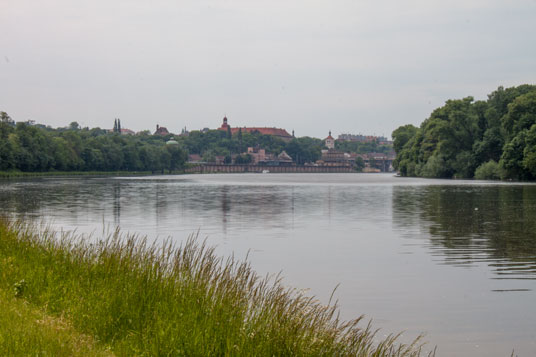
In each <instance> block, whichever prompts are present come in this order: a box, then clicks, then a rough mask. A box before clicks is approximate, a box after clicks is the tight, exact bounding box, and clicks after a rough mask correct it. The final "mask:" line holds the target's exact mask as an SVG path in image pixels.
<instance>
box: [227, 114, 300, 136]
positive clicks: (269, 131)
mask: <svg viewBox="0 0 536 357" xmlns="http://www.w3.org/2000/svg"><path fill="white" fill-rule="evenodd" d="M218 130H224V131H228V130H230V131H231V134H233V135H234V134H236V133H238V132H239V131H242V132H243V133H255V132H258V133H260V134H262V135H271V136H275V137H277V138H280V139H282V140H284V141H290V140H292V135H290V134H289V133H288V132H287V131H286V130H285V129H280V128H266V127H245V126H244V127H231V126H230V125H229V124H228V122H227V117H224V118H223V124H222V125H221V126H220V127H219V128H218Z"/></svg>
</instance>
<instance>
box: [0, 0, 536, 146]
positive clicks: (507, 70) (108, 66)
mask: <svg viewBox="0 0 536 357" xmlns="http://www.w3.org/2000/svg"><path fill="white" fill-rule="evenodd" d="M535 34H536V1H534V0H509V1H506V0H502V1H494V0H482V1H480V0H463V1H458V0H450V1H445V0H442V1H434V0H426V1H424V0H422V1H421V0H409V1H402V0H376V1H372V0H371V1H369V0H365V1H361V0H351V1H350V0H348V1H346V0H323V1H315V0H281V1H280V0H270V1H254V0H243V1H242V0H239V1H234V0H219V1H216V0H191V1H190V0H174V1H158V0H156V1H139V0H122V1H119V0H118V1H114V0H91V1H77V0H47V1H41V0H35V1H28V0H0V111H6V112H8V114H10V115H11V117H12V118H13V119H15V120H17V121H23V120H28V119H33V120H36V121H37V122H39V123H43V124H47V125H51V126H53V127H60V126H66V125H68V124H69V123H70V122H72V121H77V122H79V123H80V124H82V125H83V126H89V127H97V126H99V127H102V128H111V127H112V126H113V122H114V118H120V119H121V123H122V126H123V127H126V128H130V129H132V130H135V131H139V130H145V129H149V130H151V131H154V129H155V126H156V124H160V125H161V126H166V127H167V128H168V129H169V130H170V131H172V132H180V130H181V128H183V127H187V129H188V130H193V129H200V128H203V127H210V128H216V127H218V126H219V125H220V124H221V120H222V117H223V116H224V115H227V117H228V118H229V124H230V125H232V126H268V127H282V128H285V129H287V130H288V131H289V132H291V131H292V130H295V132H296V136H315V137H321V138H323V137H325V136H327V133H328V131H329V130H332V132H333V134H334V135H335V136H336V135H338V134H341V133H354V134H358V133H362V134H376V135H386V136H390V134H391V132H392V131H393V130H394V129H396V128H397V127H398V126H400V125H404V124H408V123H411V124H414V125H419V124H420V123H421V122H422V120H424V119H425V118H427V117H428V116H429V114H430V112H431V111H432V110H433V109H434V108H436V107H438V106H441V105H442V104H443V103H444V102H445V101H446V100H447V99H453V98H463V97H466V96H469V95H472V96H474V97H475V98H476V99H485V98H486V95H487V94H488V93H490V92H492V91H493V90H495V89H496V88H497V87H498V86H499V85H503V86H505V87H510V86H515V85H519V84H523V83H531V84H536V37H535Z"/></svg>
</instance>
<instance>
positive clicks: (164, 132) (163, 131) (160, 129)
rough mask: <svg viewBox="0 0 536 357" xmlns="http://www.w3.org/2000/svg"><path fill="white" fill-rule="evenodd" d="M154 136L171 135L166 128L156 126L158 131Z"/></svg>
mask: <svg viewBox="0 0 536 357" xmlns="http://www.w3.org/2000/svg"><path fill="white" fill-rule="evenodd" d="M154 135H169V131H168V130H167V128H166V127H163V126H160V125H158V124H156V131H155V132H154Z"/></svg>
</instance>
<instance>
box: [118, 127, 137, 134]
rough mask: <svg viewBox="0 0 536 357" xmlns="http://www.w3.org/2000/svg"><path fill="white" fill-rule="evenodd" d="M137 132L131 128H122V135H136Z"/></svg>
mask: <svg viewBox="0 0 536 357" xmlns="http://www.w3.org/2000/svg"><path fill="white" fill-rule="evenodd" d="M135 134H136V133H135V132H134V131H132V130H130V129H126V128H121V135H135Z"/></svg>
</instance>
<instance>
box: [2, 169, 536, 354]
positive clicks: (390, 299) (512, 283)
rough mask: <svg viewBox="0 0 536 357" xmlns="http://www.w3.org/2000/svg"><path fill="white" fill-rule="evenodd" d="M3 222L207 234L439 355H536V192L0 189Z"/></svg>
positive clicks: (39, 184) (45, 184)
mask: <svg viewBox="0 0 536 357" xmlns="http://www.w3.org/2000/svg"><path fill="white" fill-rule="evenodd" d="M0 204H1V208H0V214H3V215H7V216H9V217H12V218H20V219H25V220H34V221H37V222H41V221H44V222H47V223H49V224H50V225H52V226H53V227H55V228H57V229H63V230H76V231H77V232H78V233H81V234H89V233H91V232H93V234H94V236H98V235H99V233H100V232H102V231H103V230H113V229H114V228H115V227H120V228H121V230H122V231H123V232H131V233H137V234H141V235H146V236H148V238H149V239H151V240H161V239H166V238H170V239H173V240H177V241H183V240H185V239H186V238H187V237H188V236H189V235H190V234H198V235H199V237H200V239H206V240H207V243H208V244H209V245H215V246H217V247H218V248H217V252H218V253H219V254H221V255H222V256H228V255H230V254H234V255H235V256H237V257H239V258H244V257H245V256H246V255H248V259H249V260H250V261H251V263H252V265H253V267H254V269H255V270H256V271H257V272H259V273H260V274H262V275H264V274H267V273H270V274H277V273H279V272H281V275H282V276H283V277H284V280H283V283H284V284H285V285H288V286H292V287H297V288H307V289H309V293H310V294H312V295H315V296H317V297H318V298H319V299H320V300H321V301H325V302H327V301H328V299H329V297H330V295H331V293H332V291H333V289H334V288H335V287H336V286H337V285H338V287H337V290H336V292H335V297H336V298H337V299H338V301H339V305H340V309H341V315H342V317H343V318H345V319H350V318H354V317H357V316H359V315H362V314H365V315H366V319H373V325H374V326H375V327H377V328H381V330H380V333H379V334H380V335H384V334H388V333H391V332H399V331H405V332H404V334H403V336H402V337H401V341H409V340H411V339H412V338H415V337H416V336H417V335H418V334H420V333H425V340H426V341H428V343H429V347H428V348H433V346H435V345H437V346H438V350H437V355H438V356H456V355H465V356H510V354H511V352H512V350H515V353H516V354H517V355H519V356H533V355H536V303H535V302H536V185H534V184H520V183H492V182H483V181H461V180H431V179H414V178H396V177H393V175H391V174H221V175H182V176H150V177H113V178H110V177H106V178H98V177H93V178H37V179H20V180H5V181H0Z"/></svg>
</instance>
